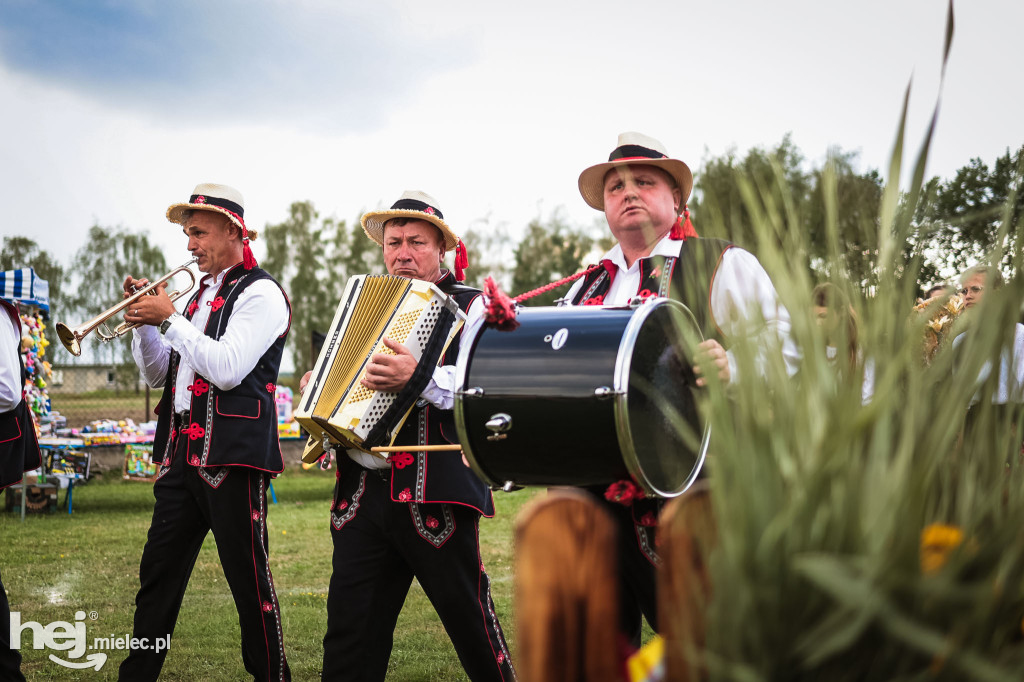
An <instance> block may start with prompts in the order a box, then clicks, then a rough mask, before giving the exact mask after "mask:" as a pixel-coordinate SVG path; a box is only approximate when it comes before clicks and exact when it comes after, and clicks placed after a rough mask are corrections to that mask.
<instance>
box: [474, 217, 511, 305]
mask: <svg viewBox="0 0 1024 682" xmlns="http://www.w3.org/2000/svg"><path fill="white" fill-rule="evenodd" d="M462 241H463V243H464V244H465V245H466V254H467V256H468V258H469V269H468V270H467V271H466V282H465V283H466V285H467V286H471V287H477V288H478V289H482V288H483V285H484V280H485V279H487V278H488V277H493V278H494V281H496V282H498V284H499V285H500V286H502V287H505V288H507V287H508V286H509V284H510V283H511V279H510V277H511V273H512V269H513V268H512V265H511V263H512V261H513V259H514V247H513V246H512V239H511V237H509V234H508V231H507V230H506V229H505V226H504V225H498V226H496V227H491V226H490V225H489V223H488V220H486V219H485V220H482V221H478V222H477V223H475V224H474V225H472V226H470V227H469V228H468V229H467V230H466V231H465V232H464V233H463V234H462Z"/></svg>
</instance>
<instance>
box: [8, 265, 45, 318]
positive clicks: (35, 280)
mask: <svg viewBox="0 0 1024 682" xmlns="http://www.w3.org/2000/svg"><path fill="white" fill-rule="evenodd" d="M0 298H3V299H6V300H8V301H11V302H12V303H29V304H31V305H35V306H39V308H41V309H42V311H43V312H45V313H49V312H50V285H49V284H48V283H47V281H46V280H45V279H40V278H39V277H38V276H37V275H36V271H35V270H33V269H32V268H21V269H20V270H7V271H6V272H0Z"/></svg>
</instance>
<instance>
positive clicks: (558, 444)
mask: <svg viewBox="0 0 1024 682" xmlns="http://www.w3.org/2000/svg"><path fill="white" fill-rule="evenodd" d="M645 305H652V306H653V305H666V306H668V305H671V306H674V307H676V308H678V309H682V310H684V311H686V309H685V307H684V306H682V305H681V304H679V303H678V302H675V301H668V300H665V299H661V300H660V301H659V302H658V303H649V304H645ZM645 312H647V311H645ZM672 312H673V313H676V312H678V311H676V310H673V311H672ZM686 314H687V315H689V311H686ZM636 316H637V310H636V309H635V308H630V307H622V308H610V307H591V306H580V307H557V308H524V309H521V310H520V311H519V315H518V318H517V320H518V322H519V327H518V328H517V329H516V330H515V331H514V332H502V331H498V330H497V329H495V328H493V327H489V326H487V325H484V324H481V323H478V324H476V325H473V326H472V327H471V328H470V329H468V330H466V332H465V336H464V338H463V340H462V345H461V349H460V354H459V361H458V366H457V381H456V397H455V417H456V425H457V428H458V431H459V438H460V442H461V443H462V445H463V448H464V450H465V452H466V455H467V459H468V460H469V461H470V464H471V466H472V467H473V468H474V470H475V471H476V473H477V474H478V475H479V476H480V477H481V478H483V479H484V480H485V481H486V482H487V483H488V484H490V485H492V486H494V487H503V486H505V485H506V484H512V485H539V486H552V485H574V486H585V485H601V484H608V483H611V482H614V481H618V480H623V479H627V478H630V476H631V474H632V475H633V478H635V479H637V480H638V482H640V483H641V485H643V486H644V487H645V488H647V489H648V492H649V493H654V494H659V495H661V496H672V495H674V494H678V493H679V492H681V491H682V489H683V487H684V486H686V485H689V482H690V481H685V482H683V480H682V478H683V477H679V476H677V478H680V481H679V482H678V484H677V483H676V482H675V481H673V482H672V484H671V485H670V486H668V487H669V488H670V489H669V490H667V491H666V490H656V489H653V488H652V486H650V485H645V481H644V480H643V479H644V477H643V475H642V472H638V471H636V468H637V466H638V465H637V464H634V467H633V469H634V470H633V471H632V472H631V471H630V467H629V466H628V464H627V461H626V460H625V459H624V457H623V448H622V447H620V446H621V444H622V440H623V438H628V434H626V435H624V433H623V431H624V430H626V431H628V426H627V425H624V421H623V419H621V417H622V412H623V411H624V410H625V409H626V408H625V398H626V396H625V393H624V390H623V389H624V386H623V385H622V384H623V379H622V372H623V367H622V363H623V361H626V362H627V364H628V357H629V354H630V352H631V349H630V348H625V347H624V346H625V345H628V343H629V342H630V339H628V338H626V339H625V341H624V338H625V337H626V336H627V332H629V330H630V329H632V330H633V331H632V333H633V334H634V335H635V333H636V328H637V324H636V320H635V319H634V318H635V317H636ZM631 323H632V324H631ZM560 334H561V338H559V335H560ZM617 378H618V381H617ZM498 415H507V416H508V417H509V418H510V420H511V427H510V428H509V429H508V430H507V431H505V432H504V433H498V434H496V433H494V432H492V431H491V430H489V429H488V428H487V427H486V426H485V424H486V423H487V421H488V420H490V419H492V418H493V417H495V416H498ZM627 421H628V420H627ZM704 446H705V447H706V438H705V443H704ZM699 459H700V461H702V460H703V450H702V451H701V453H700V456H699ZM699 464H700V462H698V463H697V467H699ZM637 474H640V475H639V476H638V475H637Z"/></svg>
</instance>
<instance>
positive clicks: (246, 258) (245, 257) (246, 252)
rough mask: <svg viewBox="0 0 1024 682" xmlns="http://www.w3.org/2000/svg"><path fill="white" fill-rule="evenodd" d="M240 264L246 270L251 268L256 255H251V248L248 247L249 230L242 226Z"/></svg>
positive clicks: (254, 264) (254, 262) (254, 263)
mask: <svg viewBox="0 0 1024 682" xmlns="http://www.w3.org/2000/svg"><path fill="white" fill-rule="evenodd" d="M242 244H244V246H243V247H242V266H243V267H244V268H245V269H246V270H252V269H253V268H254V267H256V265H257V263H256V256H254V255H252V249H251V248H249V230H247V229H245V226H244V225H243V226H242Z"/></svg>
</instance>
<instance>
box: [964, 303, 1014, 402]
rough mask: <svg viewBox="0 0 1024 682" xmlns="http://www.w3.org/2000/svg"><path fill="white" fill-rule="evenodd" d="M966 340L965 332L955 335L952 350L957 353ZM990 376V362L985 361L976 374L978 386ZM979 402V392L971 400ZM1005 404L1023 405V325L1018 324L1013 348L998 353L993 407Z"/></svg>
mask: <svg viewBox="0 0 1024 682" xmlns="http://www.w3.org/2000/svg"><path fill="white" fill-rule="evenodd" d="M965 338H966V332H964V333H963V334H957V336H956V338H955V339H953V350H954V352H959V349H960V346H961V344H963V342H964V339H965ZM991 374H992V362H991V361H990V360H989V361H986V362H985V364H984V365H982V366H981V372H979V373H978V385H981V384H983V383H985V381H986V380H987V379H988V378H989V376H990V375H991ZM980 401H981V392H980V391H979V392H978V393H976V394H975V395H974V397H973V398H972V399H971V404H972V405H974V404H975V403H978V402H980ZM1007 403H1024V324H1020V323H1019V322H1018V323H1017V324H1016V325H1015V326H1014V328H1013V346H1012V347H1004V348H1003V349H1002V350H1001V351H1000V353H999V380H998V383H997V384H996V391H995V393H993V394H992V404H993V405H1005V404H1007Z"/></svg>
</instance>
